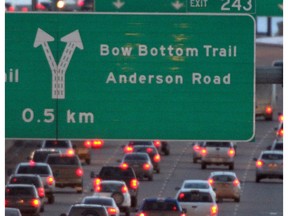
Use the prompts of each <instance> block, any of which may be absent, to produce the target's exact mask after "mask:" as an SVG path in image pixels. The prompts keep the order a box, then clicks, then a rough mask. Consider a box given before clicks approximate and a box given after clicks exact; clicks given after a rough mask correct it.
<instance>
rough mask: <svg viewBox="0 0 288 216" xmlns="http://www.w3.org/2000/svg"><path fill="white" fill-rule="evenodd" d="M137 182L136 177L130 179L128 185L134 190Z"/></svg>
mask: <svg viewBox="0 0 288 216" xmlns="http://www.w3.org/2000/svg"><path fill="white" fill-rule="evenodd" d="M138 184H139V182H138V180H137V179H132V180H131V181H130V187H131V188H132V189H134V190H136V189H137V188H138Z"/></svg>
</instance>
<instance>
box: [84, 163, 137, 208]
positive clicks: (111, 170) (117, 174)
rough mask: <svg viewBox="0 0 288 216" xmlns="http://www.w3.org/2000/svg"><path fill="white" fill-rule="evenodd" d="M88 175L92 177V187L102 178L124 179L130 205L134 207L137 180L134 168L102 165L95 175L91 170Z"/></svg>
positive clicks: (135, 203)
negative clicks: (129, 197)
mask: <svg viewBox="0 0 288 216" xmlns="http://www.w3.org/2000/svg"><path fill="white" fill-rule="evenodd" d="M90 177H91V178H93V189H92V191H95V189H96V186H97V185H98V184H99V183H100V182H101V181H103V180H119V181H124V182H125V183H126V185H127V187H128V190H129V194H130V196H131V207H136V206H137V203H138V191H139V181H138V179H137V177H136V174H135V172H134V170H133V169H132V168H131V167H126V168H125V169H122V168H121V167H119V166H103V167H101V170H100V172H99V174H97V175H95V173H94V172H93V171H92V172H91V173H90Z"/></svg>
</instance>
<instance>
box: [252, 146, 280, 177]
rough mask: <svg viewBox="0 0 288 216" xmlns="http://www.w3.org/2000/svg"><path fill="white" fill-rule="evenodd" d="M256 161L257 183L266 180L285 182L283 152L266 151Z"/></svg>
mask: <svg viewBox="0 0 288 216" xmlns="http://www.w3.org/2000/svg"><path fill="white" fill-rule="evenodd" d="M254 161H256V178H255V181H256V182H257V183H259V182H260V180H261V179H265V178H279V179H282V180H283V151H274V150H266V151H262V152H261V153H260V156H259V157H258V158H254Z"/></svg>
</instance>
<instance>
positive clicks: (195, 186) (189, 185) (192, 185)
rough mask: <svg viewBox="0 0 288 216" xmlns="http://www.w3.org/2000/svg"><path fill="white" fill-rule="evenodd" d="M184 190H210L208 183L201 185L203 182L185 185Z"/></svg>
mask: <svg viewBox="0 0 288 216" xmlns="http://www.w3.org/2000/svg"><path fill="white" fill-rule="evenodd" d="M184 188H198V189H208V188H209V185H208V183H201V182H191V183H185V184H184Z"/></svg>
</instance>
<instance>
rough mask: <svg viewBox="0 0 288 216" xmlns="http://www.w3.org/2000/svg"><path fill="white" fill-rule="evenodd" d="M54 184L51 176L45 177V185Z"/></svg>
mask: <svg viewBox="0 0 288 216" xmlns="http://www.w3.org/2000/svg"><path fill="white" fill-rule="evenodd" d="M53 183H54V178H53V177H52V176H49V177H47V184H48V185H52V184H53Z"/></svg>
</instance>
